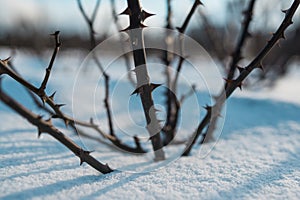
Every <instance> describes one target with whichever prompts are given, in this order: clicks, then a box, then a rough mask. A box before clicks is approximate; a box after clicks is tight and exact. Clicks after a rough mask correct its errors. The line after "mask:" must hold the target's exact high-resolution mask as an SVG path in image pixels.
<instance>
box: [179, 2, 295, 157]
mask: <svg viewBox="0 0 300 200" xmlns="http://www.w3.org/2000/svg"><path fill="white" fill-rule="evenodd" d="M299 4H300V0H294V2H293V4H292V6H291V7H290V8H289V9H288V10H286V11H284V12H285V18H284V19H283V21H282V23H281V25H280V26H279V28H278V29H277V31H276V32H275V33H274V34H273V37H272V38H271V39H270V40H269V41H268V43H267V45H266V46H265V47H264V48H263V49H262V50H261V51H260V53H259V54H258V55H257V56H256V57H255V58H254V59H253V61H252V62H251V63H250V64H249V65H248V66H247V67H245V68H244V69H242V70H241V71H240V75H239V77H238V78H237V79H236V80H233V81H231V82H230V84H228V87H227V88H226V89H225V91H224V92H222V94H221V95H220V96H219V97H218V98H217V99H216V104H215V105H214V106H213V107H211V109H212V110H213V112H209V111H208V112H207V113H206V115H205V117H204V119H203V120H202V121H201V122H200V124H199V126H198V128H197V131H196V132H195V133H194V134H193V135H192V137H191V138H190V140H189V142H188V144H187V148H186V150H185V152H184V153H183V156H187V155H189V154H190V151H191V149H192V147H193V145H194V144H195V142H196V141H197V139H198V138H199V136H200V135H201V134H202V133H203V130H204V128H205V127H207V125H208V124H209V122H210V120H211V117H212V115H214V116H216V115H219V111H220V108H221V107H222V105H223V103H224V101H225V100H226V99H228V98H229V97H230V96H231V95H232V93H233V92H234V91H235V90H236V88H238V87H241V85H242V82H243V81H244V79H245V78H246V77H247V76H248V75H249V74H250V73H251V72H252V71H253V70H254V69H257V68H258V69H262V65H261V62H262V60H263V59H264V58H265V56H266V55H267V54H268V53H269V52H270V51H271V49H272V48H273V47H274V46H275V45H276V43H277V42H278V41H279V40H280V39H284V38H285V36H284V32H285V30H286V29H287V28H288V27H289V26H290V25H291V24H293V22H292V18H293V16H294V14H295V12H296V10H297V9H298V7H299ZM204 140H205V139H204Z"/></svg>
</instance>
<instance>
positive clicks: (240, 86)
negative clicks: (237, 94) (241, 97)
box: [238, 82, 243, 91]
mask: <svg viewBox="0 0 300 200" xmlns="http://www.w3.org/2000/svg"><path fill="white" fill-rule="evenodd" d="M242 86H243V83H242V82H240V83H239V84H238V87H239V88H240V90H241V91H242V90H243V88H242Z"/></svg>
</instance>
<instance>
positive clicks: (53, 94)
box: [49, 91, 56, 101]
mask: <svg viewBox="0 0 300 200" xmlns="http://www.w3.org/2000/svg"><path fill="white" fill-rule="evenodd" d="M55 94H56V91H55V92H53V93H52V94H51V95H50V96H49V98H50V99H51V100H52V101H53V100H54V96H55Z"/></svg>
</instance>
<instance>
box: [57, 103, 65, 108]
mask: <svg viewBox="0 0 300 200" xmlns="http://www.w3.org/2000/svg"><path fill="white" fill-rule="evenodd" d="M65 105H66V104H56V105H55V107H56V108H61V107H63V106H65Z"/></svg>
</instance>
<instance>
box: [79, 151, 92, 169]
mask: <svg viewBox="0 0 300 200" xmlns="http://www.w3.org/2000/svg"><path fill="white" fill-rule="evenodd" d="M90 153H92V151H85V150H83V149H80V151H79V155H78V157H79V158H80V166H81V165H82V164H83V163H84V162H85V159H84V158H85V156H88V155H90Z"/></svg>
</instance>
